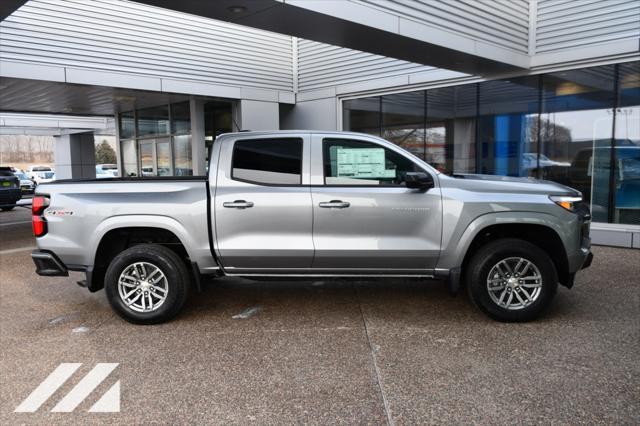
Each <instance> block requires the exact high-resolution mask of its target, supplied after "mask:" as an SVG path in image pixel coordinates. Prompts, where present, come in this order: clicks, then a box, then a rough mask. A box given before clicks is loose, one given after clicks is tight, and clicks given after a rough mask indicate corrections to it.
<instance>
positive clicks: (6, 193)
mask: <svg viewBox="0 0 640 426" xmlns="http://www.w3.org/2000/svg"><path fill="white" fill-rule="evenodd" d="M21 198H22V190H20V188H11V189H0V205H1V206H6V205H13V204H15V203H16V201H18V200H19V199H21Z"/></svg>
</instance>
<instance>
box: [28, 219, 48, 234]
mask: <svg viewBox="0 0 640 426" xmlns="http://www.w3.org/2000/svg"><path fill="white" fill-rule="evenodd" d="M31 225H32V226H33V235H35V236H36V237H42V236H43V235H44V234H46V233H47V220H46V219H45V218H43V217H40V216H35V215H34V216H31Z"/></svg>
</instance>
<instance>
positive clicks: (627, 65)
mask: <svg viewBox="0 0 640 426" xmlns="http://www.w3.org/2000/svg"><path fill="white" fill-rule="evenodd" d="M0 17H1V18H2V22H1V23H0V134H14V133H20V134H49V135H54V136H55V137H56V154H55V158H56V173H57V176H58V178H82V177H92V176H95V168H94V166H95V161H94V156H93V149H94V148H93V143H92V141H93V136H92V133H95V134H97V133H104V132H107V133H112V134H114V135H115V136H116V140H117V154H118V163H119V164H118V167H119V170H120V173H121V174H122V175H124V176H138V177H141V178H144V177H147V176H172V175H176V176H184V175H202V174H205V173H206V168H207V158H208V147H209V146H211V144H212V143H213V140H214V139H215V137H216V136H217V135H219V134H221V133H224V132H231V131H238V130H248V129H250V130H275V129H310V130H350V131H357V132H363V133H368V134H373V135H377V136H381V137H383V138H385V139H387V140H389V141H392V142H394V143H396V144H398V145H400V146H402V147H404V148H406V149H407V150H409V151H410V152H412V153H413V154H415V155H416V156H418V157H420V158H422V159H424V160H425V161H427V162H428V163H430V164H432V165H433V166H434V167H436V168H437V169H439V170H440V171H442V172H444V173H448V174H465V173H487V174H496V175H504V176H520V177H535V178H541V179H547V180H553V181H556V182H560V183H563V184H565V185H568V186H571V187H574V188H576V189H579V190H580V191H582V193H583V195H584V196H585V197H586V198H587V199H589V200H590V202H591V205H592V212H593V220H594V225H593V227H592V235H593V238H594V240H595V241H596V242H600V243H604V244H611V245H618V246H626V247H637V248H640V0H450V1H435V0H433V1H432V0H428V1H418V0H342V1H341V0H252V1H242V0H219V1H171V0H141V1H136V2H133V1H125V0H90V1H89V0H65V1H61V0H28V1H26V2H25V1H24V0H5V1H3V2H2V6H0Z"/></svg>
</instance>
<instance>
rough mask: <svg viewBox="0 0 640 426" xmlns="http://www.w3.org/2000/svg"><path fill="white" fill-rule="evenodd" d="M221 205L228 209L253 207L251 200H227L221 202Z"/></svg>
mask: <svg viewBox="0 0 640 426" xmlns="http://www.w3.org/2000/svg"><path fill="white" fill-rule="evenodd" d="M222 206H223V207H227V208H229V209H247V208H249V207H253V202H251V201H245V200H235V201H227V202H224V203H222Z"/></svg>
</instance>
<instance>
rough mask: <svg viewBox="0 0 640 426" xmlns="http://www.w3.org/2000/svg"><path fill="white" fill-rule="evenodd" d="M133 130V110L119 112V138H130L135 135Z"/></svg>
mask: <svg viewBox="0 0 640 426" xmlns="http://www.w3.org/2000/svg"><path fill="white" fill-rule="evenodd" d="M135 130H136V128H135V122H134V118H133V111H129V112H123V113H122V114H120V139H131V138H133V137H135Z"/></svg>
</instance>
